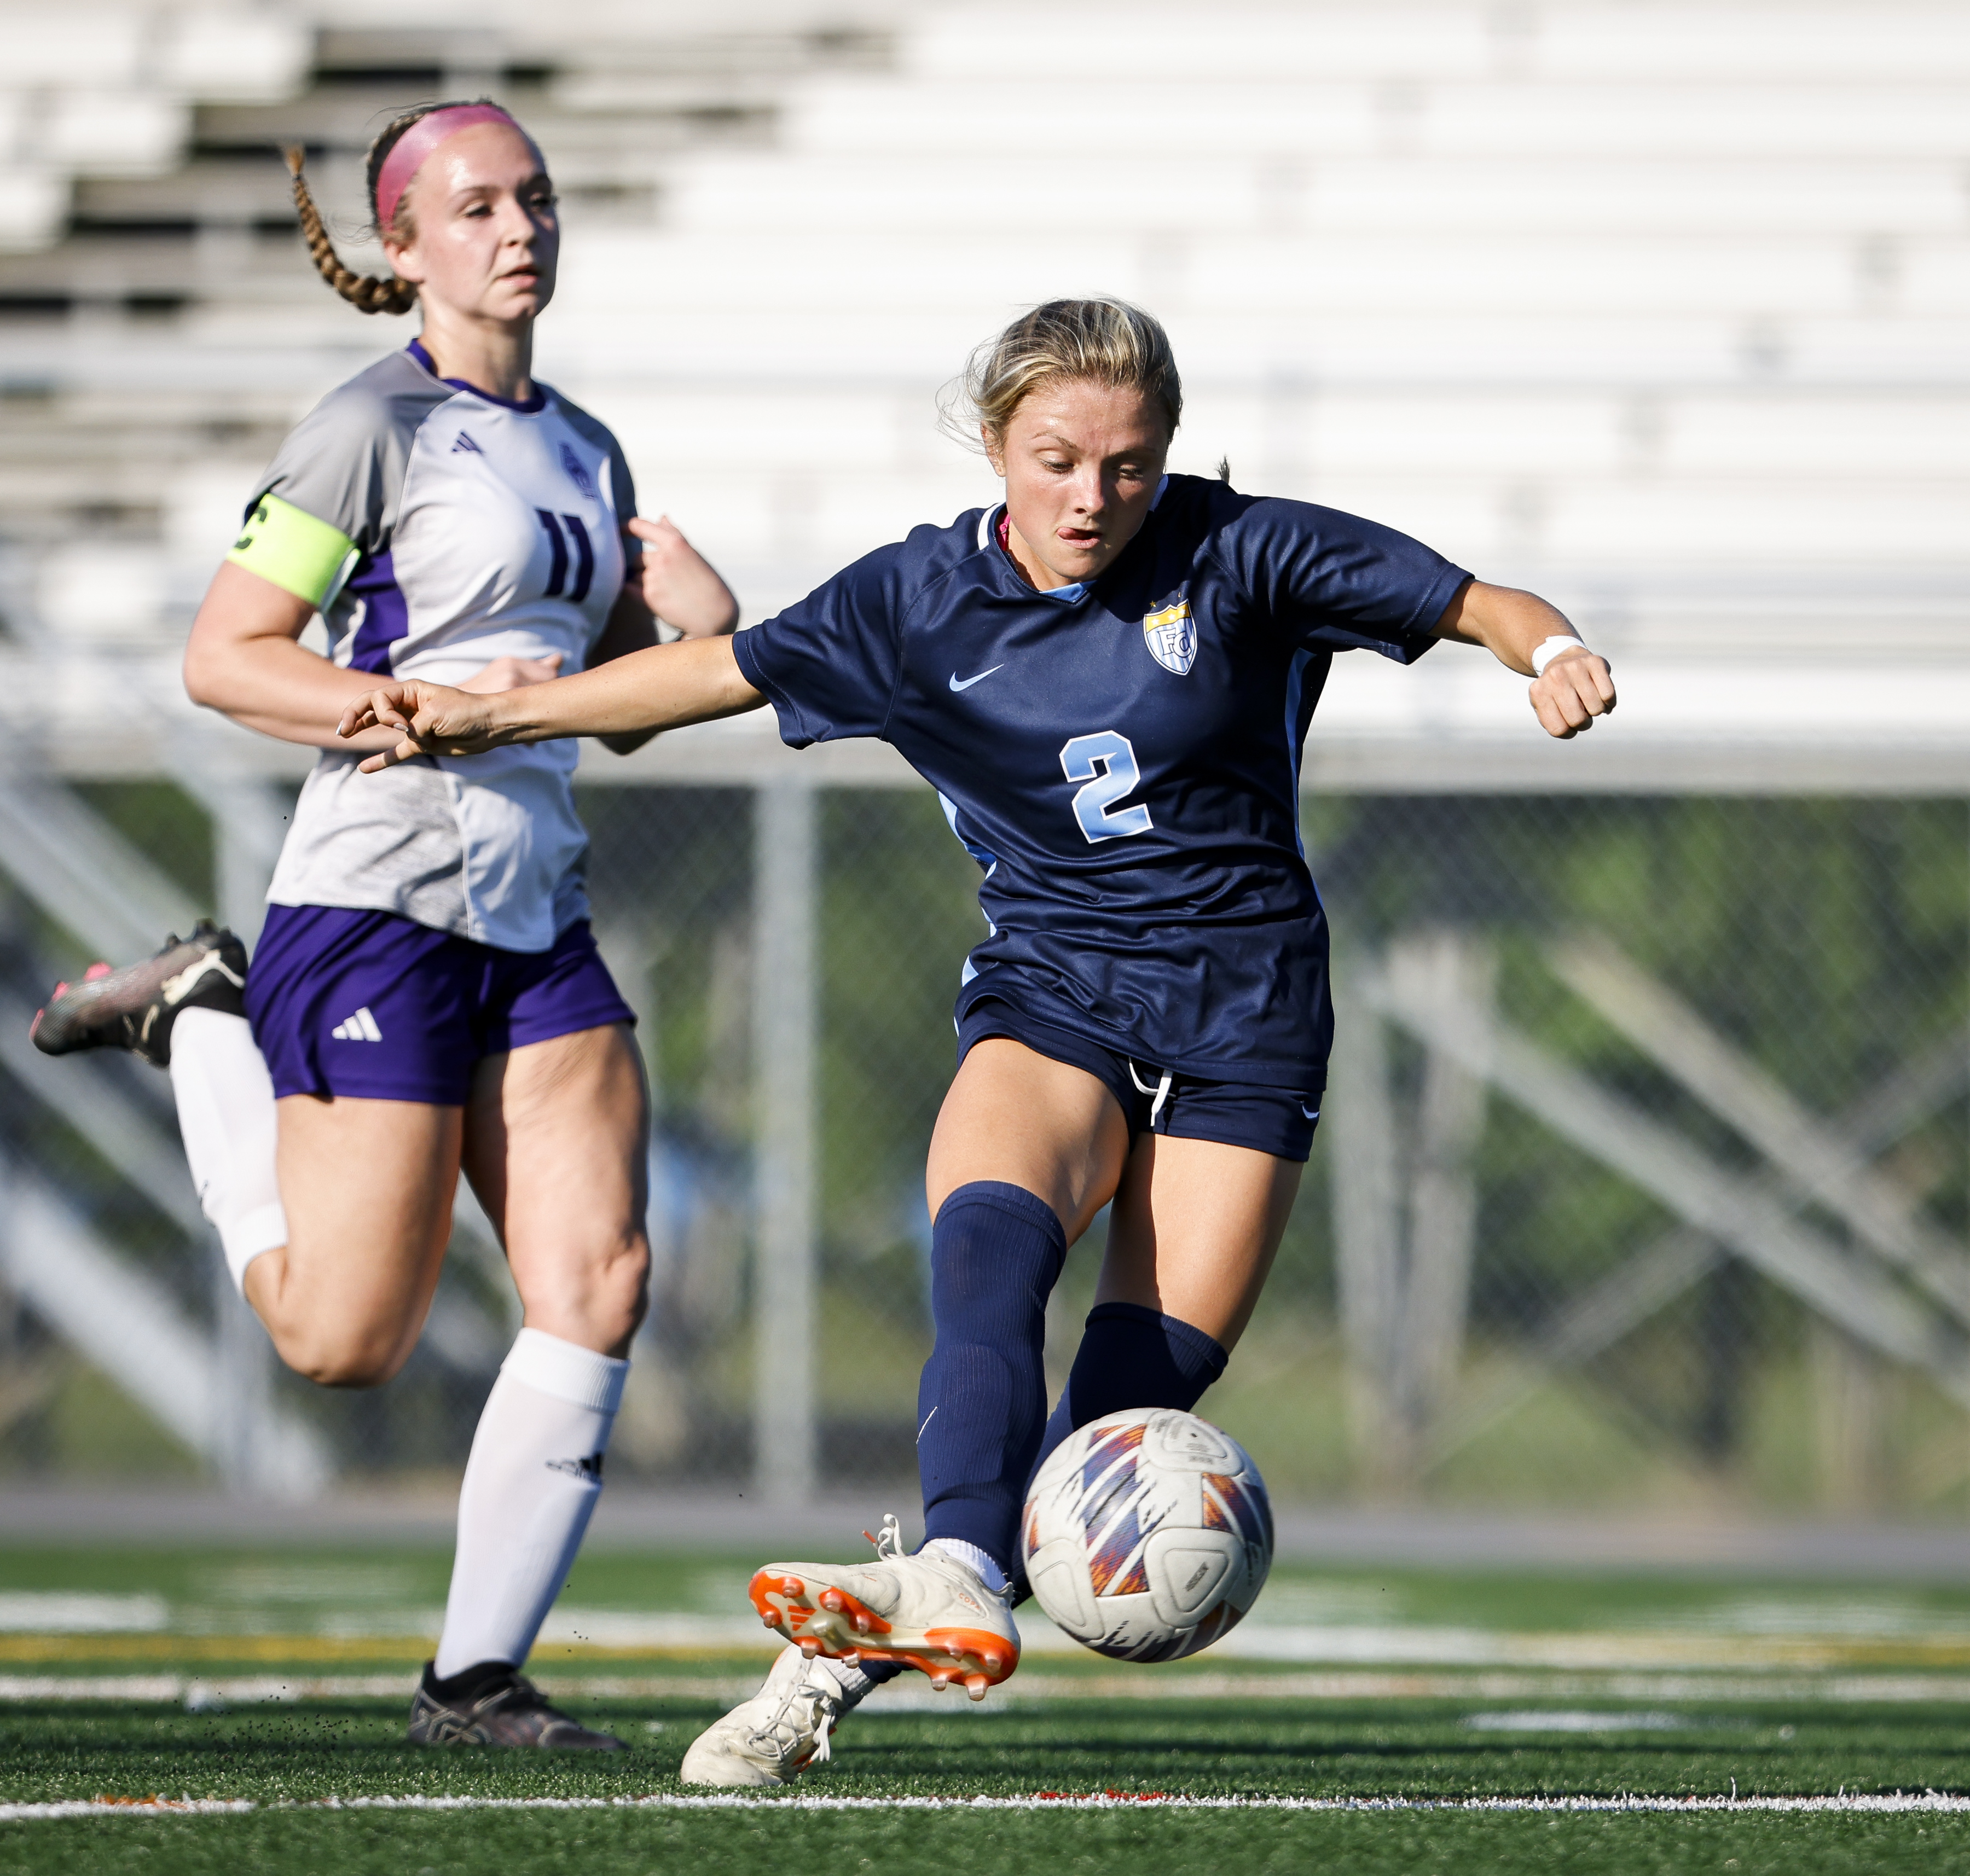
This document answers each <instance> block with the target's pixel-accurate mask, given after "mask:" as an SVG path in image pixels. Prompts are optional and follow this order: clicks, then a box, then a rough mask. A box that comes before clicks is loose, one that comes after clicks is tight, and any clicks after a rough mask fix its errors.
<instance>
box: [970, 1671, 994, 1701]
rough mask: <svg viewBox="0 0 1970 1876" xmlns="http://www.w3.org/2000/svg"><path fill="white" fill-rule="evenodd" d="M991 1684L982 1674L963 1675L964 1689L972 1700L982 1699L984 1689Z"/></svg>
mask: <svg viewBox="0 0 1970 1876" xmlns="http://www.w3.org/2000/svg"><path fill="white" fill-rule="evenodd" d="M991 1685H992V1683H990V1681H989V1680H987V1679H986V1678H985V1676H983V1674H967V1675H966V1676H965V1677H964V1691H965V1692H966V1693H968V1694H969V1695H970V1696H971V1697H972V1699H974V1700H982V1699H984V1698H985V1693H986V1689H987V1688H989V1687H990V1686H991Z"/></svg>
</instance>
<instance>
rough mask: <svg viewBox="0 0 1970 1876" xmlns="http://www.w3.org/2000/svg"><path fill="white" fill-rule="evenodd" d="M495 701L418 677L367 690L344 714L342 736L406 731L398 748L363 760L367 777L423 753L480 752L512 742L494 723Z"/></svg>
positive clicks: (338, 730)
mask: <svg viewBox="0 0 1970 1876" xmlns="http://www.w3.org/2000/svg"><path fill="white" fill-rule="evenodd" d="M492 704H493V699H492V698H490V697H476V696H471V695H470V694H469V693H467V692H465V691H463V690H452V689H451V688H450V686H447V685H444V684H425V683H418V682H417V681H416V680H414V679H405V680H403V681H402V682H401V683H395V684H385V685H384V686H382V688H381V689H380V690H369V691H366V692H364V693H363V694H362V696H359V697H358V698H357V699H356V701H355V702H354V703H352V704H351V705H350V706H349V708H348V709H346V710H344V711H343V713H342V721H341V722H340V723H339V724H337V725H336V735H339V736H345V737H346V736H354V735H359V734H360V733H361V732H362V731H364V730H366V729H395V730H401V731H402V732H403V737H402V740H401V741H400V742H398V744H397V745H396V746H395V748H391V749H385V750H383V751H381V752H380V753H379V754H378V755H372V756H371V757H370V758H369V759H368V760H367V761H365V762H364V763H362V764H361V767H362V772H363V774H366V775H373V774H375V772H376V771H378V770H379V769H385V768H395V766H396V764H398V763H399V762H408V761H411V760H412V759H413V758H414V757H417V756H421V755H483V753H484V752H485V751H486V750H488V749H492V748H497V747H498V746H499V745H500V744H501V743H502V742H506V741H507V740H508V738H506V736H505V735H502V733H501V732H500V730H499V727H498V726H497V725H496V724H495V722H494V721H493V709H492Z"/></svg>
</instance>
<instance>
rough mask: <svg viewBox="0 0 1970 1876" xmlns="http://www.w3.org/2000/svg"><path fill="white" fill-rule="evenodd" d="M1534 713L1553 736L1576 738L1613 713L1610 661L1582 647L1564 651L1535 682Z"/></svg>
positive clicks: (1533, 695) (1612, 675) (1612, 679)
mask: <svg viewBox="0 0 1970 1876" xmlns="http://www.w3.org/2000/svg"><path fill="white" fill-rule="evenodd" d="M1528 694H1529V695H1530V696H1531V698H1532V704H1533V713H1534V714H1535V715H1536V716H1537V717H1538V718H1539V722H1540V723H1541V724H1542V725H1543V726H1544V727H1545V729H1546V733H1547V734H1548V735H1552V736H1559V737H1566V736H1577V735H1579V734H1580V732H1582V730H1583V729H1591V727H1592V726H1593V722H1594V719H1595V718H1596V717H1597V716H1612V715H1613V714H1614V673H1613V672H1611V670H1609V669H1608V660H1606V659H1605V658H1604V657H1600V656H1598V654H1595V653H1594V652H1591V651H1588V649H1587V648H1586V647H1585V645H1582V647H1581V648H1580V649H1579V650H1578V651H1567V652H1562V654H1560V655H1559V657H1556V658H1555V659H1554V660H1552V663H1551V664H1548V665H1547V667H1546V670H1545V673H1544V674H1543V676H1541V677H1536V678H1535V679H1533V683H1532V688H1531V690H1530V693H1528Z"/></svg>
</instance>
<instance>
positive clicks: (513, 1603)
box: [435, 1329, 629, 1680]
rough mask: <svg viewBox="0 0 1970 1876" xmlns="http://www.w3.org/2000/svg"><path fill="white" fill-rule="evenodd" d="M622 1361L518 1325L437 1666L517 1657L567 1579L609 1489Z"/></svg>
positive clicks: (465, 1493) (487, 1420) (456, 1669)
mask: <svg viewBox="0 0 1970 1876" xmlns="http://www.w3.org/2000/svg"><path fill="white" fill-rule="evenodd" d="M628 1373H629V1363H628V1362H619V1361H617V1360H616V1359H615V1358H614V1357H613V1356H611V1355H597V1354H596V1353H595V1352H593V1350H591V1349H584V1348H582V1347H580V1345H578V1344H577V1343H574V1342H564V1341H562V1340H561V1338H560V1337H559V1336H550V1335H548V1334H546V1333H545V1332H543V1331H542V1330H540V1329H522V1330H521V1331H520V1334H519V1340H518V1341H516V1342H515V1343H514V1344H513V1347H512V1352H511V1353H510V1354H509V1355H507V1357H506V1361H505V1362H503V1363H502V1365H501V1366H500V1369H499V1379H498V1380H497V1381H495V1382H494V1383H493V1384H492V1393H491V1394H489V1396H488V1397H487V1398H486V1410H485V1412H484V1413H482V1414H480V1415H479V1430H478V1432H477V1433H475V1434H474V1435H473V1439H472V1457H471V1458H470V1459H469V1460H467V1461H466V1467H465V1485H464V1488H463V1490H462V1491H460V1493H459V1495H458V1550H457V1555H456V1556H455V1557H454V1558H453V1562H452V1566H451V1595H450V1598H449V1599H448V1600H447V1602H446V1604H445V1608H444V1634H442V1635H441V1636H440V1637H439V1639H438V1644H437V1663H436V1667H435V1672H436V1673H437V1676H438V1677H439V1678H440V1680H447V1679H449V1678H450V1676H452V1675H453V1674H457V1673H462V1672H463V1670H465V1669H466V1668H468V1667H477V1666H478V1665H479V1663H480V1662H482V1661H507V1662H510V1663H512V1665H513V1666H514V1667H519V1665H520V1664H521V1663H522V1662H523V1661H525V1660H526V1658H527V1654H528V1650H530V1649H531V1648H532V1647H533V1645H534V1637H535V1635H537V1634H539V1633H540V1628H541V1623H542V1622H544V1621H546V1620H547V1614H548V1610H549V1609H550V1608H552V1607H553V1606H554V1598H555V1597H556V1596H558V1595H560V1594H561V1586H562V1584H563V1583H564V1582H566V1581H567V1573H568V1569H569V1567H570V1566H571V1565H572V1564H573V1563H574V1553H575V1552H576V1551H577V1550H580V1547H581V1540H582V1537H583V1534H584V1533H585V1532H586V1531H587V1529H588V1518H589V1514H590V1512H591V1511H593V1510H594V1509H595V1501H596V1500H597V1498H600V1497H601V1495H602V1456H603V1453H604V1452H606V1451H607V1450H608V1448H609V1435H610V1430H611V1429H612V1428H613V1426H615V1424H616V1407H618V1406H619V1404H621V1401H622V1399H623V1378H624V1377H625V1376H626V1375H627V1374H628Z"/></svg>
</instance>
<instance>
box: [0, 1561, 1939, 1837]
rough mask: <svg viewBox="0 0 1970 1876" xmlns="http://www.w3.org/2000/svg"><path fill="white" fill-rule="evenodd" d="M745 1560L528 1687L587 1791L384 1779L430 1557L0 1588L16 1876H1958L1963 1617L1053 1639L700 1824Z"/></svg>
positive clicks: (1440, 1609)
mask: <svg viewBox="0 0 1970 1876" xmlns="http://www.w3.org/2000/svg"><path fill="white" fill-rule="evenodd" d="M759 1561H762V1559H760V1558H757V1557H753V1556H749V1555H748V1556H740V1555H737V1554H704V1555H678V1554H674V1553H673V1554H665V1555H659V1556H636V1555H634V1554H627V1553H620V1552H613V1553H600V1554H598V1555H597V1556H593V1557H592V1558H588V1559H584V1561H583V1562H582V1563H580V1564H579V1565H578V1566H577V1569H576V1571H575V1573H574V1578H573V1579H572V1581H571V1585H570V1587H569V1589H568V1591H567V1594H566V1595H564V1598H563V1599H562V1603H561V1607H560V1608H559V1609H558V1611H557V1612H556V1614H555V1615H554V1618H552V1620H551V1623H550V1625H549V1628H548V1631H547V1632H546V1634H545V1636H544V1637H543V1640H542V1643H541V1647H540V1648H539V1649H538V1650H537V1652H536V1654H535V1658H534V1661H533V1663H532V1671H533V1672H534V1673H535V1676H536V1677H537V1678H538V1680H540V1681H541V1683H542V1685H543V1686H545V1688H546V1689H548V1692H549V1693H551V1695H553V1696H555V1697H556V1698H557V1699H560V1700H561V1701H563V1702H564V1703H565V1704H566V1705H567V1706H568V1707H569V1708H570V1709H571V1710H572V1711H573V1712H575V1713H576V1714H577V1715H578V1716H579V1717H580V1718H582V1719H584V1720H586V1721H587V1722H590V1724H595V1725H606V1726H608V1727H610V1728H612V1729H613V1730H614V1731H615V1732H617V1733H618V1734H619V1735H620V1736H621V1737H622V1738H623V1739H624V1740H625V1741H626V1742H627V1743H628V1745H629V1751H627V1752H626V1753H625V1754H621V1755H619V1756H612V1757H609V1758H593V1757H589V1756H586V1755H546V1754H541V1755H524V1756H523V1755H521V1754H511V1753H499V1752H492V1751H483V1750H477V1749H473V1748H453V1749H450V1750H446V1751H423V1750H418V1749H415V1748H411V1747H410V1746H408V1745H406V1744H405V1742H404V1739H403V1729H404V1722H405V1715H406V1712H407V1709H408V1700H409V1694H410V1689H411V1683H412V1679H413V1676H414V1673H415V1670H416V1667H417V1664H418V1662H419V1661H420V1660H421V1659H422V1658H423V1657H424V1655H425V1654H427V1652H428V1651H429V1637H431V1635H432V1634H434V1633H435V1631H436V1627H437V1616H438V1611H439V1609H440V1605H441V1604H442V1602H443V1598H444V1589H445V1582H446V1577H447V1570H448V1567H449V1558H448V1553H447V1552H446V1550H444V1549H442V1548H439V1547H431V1548H429V1549H421V1548H411V1547H401V1546H397V1547H388V1548H382V1547H379V1548H377V1549H375V1550H361V1549H336V1548H334V1547H329V1546H325V1545H324V1546H310V1547H284V1548H278V1549H275V1548H249V1547H210V1548H200V1547H193V1546H189V1545H187V1544H184V1543H171V1544H161V1543H160V1544H149V1543H121V1544H115V1543H108V1542H104V1541H97V1542H93V1543H89V1544H88V1545H86V1546H76V1545H61V1544H55V1543H43V1544H34V1545H18V1546H15V1547H0V1735H4V1744H0V1871H36V1872H44V1871H46V1872H56V1871H95V1870H105V1869H110V1868H115V1869H116V1870H118V1871H129V1870H141V1871H144V1872H146V1876H164V1873H165V1872H175V1871H222V1870H223V1871H239V1870H241V1869H252V1870H253V1871H256V1872H257V1871H267V1872H275V1873H280V1872H286V1871H295V1872H301V1871H322V1872H330V1871H333V1872H340V1871H359V1872H367V1871H377V1872H384V1871H388V1872H392V1873H393V1876H394V1873H395V1872H407V1873H408V1876H418V1872H423V1871H430V1872H432V1876H437V1873H439V1872H448V1871H461V1872H462V1871H475V1872H476V1871H484V1870H486V1869H489V1868H521V1869H527V1870H534V1869H546V1868H552V1869H554V1870H555V1871H566V1872H567V1876H616V1872H618V1871H639V1872H642V1871H656V1870H672V1869H681V1868H689V1869H691V1870H693V1871H705V1872H711V1871H727V1870H731V1871H740V1870H745V1871H769V1870H779V1869H788V1870H796V1869H797V1870H799V1871H801V1872H803V1876H832V1872H834V1871H841V1872H844V1876H859V1872H860V1871H863V1870H864V1869H868V1870H872V1871H880V1870H883V1869H885V1868H887V1869H889V1870H891V1871H895V1870H897V1869H909V1868H918V1867H923V1866H925V1865H928V1866H932V1867H938V1866H948V1867H953V1868H963V1869H964V1870H965V1871H967V1872H970V1871H977V1872H996V1871H1019V1872H1021V1876H1025V1873H1026V1872H1028V1871H1042V1870H1051V1869H1054V1868H1060V1869H1063V1870H1073V1871H1083V1870H1091V1871H1105V1870H1125V1869H1126V1870H1127V1871H1130V1872H1132V1876H1134V1873H1136V1872H1143V1871H1149V1870H1152V1869H1153V1870H1154V1871H1157V1872H1162V1871H1211V1872H1213V1876H1218V1873H1219V1872H1224V1871H1243V1870H1247V1869H1253V1870H1257V1869H1268V1870H1269V1869H1300V1868H1305V1869H1318V1870H1321V1871H1342V1872H1345V1871H1362V1872H1370V1871H1373V1872H1380V1871H1390V1872H1394V1871H1404V1872H1409V1871H1422V1872H1429V1871H1439V1872H1445V1876H1447V1873H1448V1872H1450V1871H1470V1870H1477V1869H1483V1870H1487V1871H1498V1870H1506V1871H1509V1870H1514V1869H1525V1870H1541V1871H1545V1870H1552V1871H1572V1870H1581V1871H1606V1872H1627V1871H1637V1872H1640V1871H1651V1872H1653V1871H1685V1870H1699V1869H1700V1870H1720V1871H1729V1870H1735V1871H1747V1872H1748V1871H1759V1870H1769V1871H1784V1872H1787V1873H1788V1876H1791V1873H1795V1872H1812V1871H1849V1870H1852V1871H1861V1870H1867V1871H1878V1870H1884V1869H1894V1868H1908V1869H1911V1870H1913V1869H1918V1868H1919V1869H1921V1870H1923V1871H1955V1870H1963V1871H1970V1584H1964V1585H1961V1586H1949V1585H1942V1586H1924V1585H1923V1584H1920V1583H1911V1582H1896V1583H1894V1584H1881V1583H1861V1582H1855V1583H1841V1582H1828V1581H1815V1582H1799V1581H1796V1580H1787V1581H1783V1582H1780V1581H1773V1582H1758V1581H1756V1580H1752V1579H1746V1578H1744V1577H1743V1576H1734V1577H1731V1578H1729V1579H1725V1578H1721V1577H1718V1578H1703V1577H1698V1576H1680V1577H1665V1576H1636V1577H1633V1578H1628V1577H1624V1576H1619V1575H1611V1574H1608V1573H1600V1574H1595V1575H1564V1574H1558V1573H1540V1572H1539V1571H1537V1570H1525V1569H1518V1570H1513V1571H1510V1572H1505V1571H1489V1572H1471V1573H1457V1572H1455V1571H1448V1570H1441V1569H1438V1570H1424V1569H1403V1570H1395V1571H1377V1570H1373V1569H1369V1568H1367V1567H1365V1566H1363V1567H1352V1566H1351V1567H1348V1568H1345V1569H1338V1568H1328V1569H1312V1568H1307V1567H1303V1566H1284V1565H1282V1566H1280V1567H1279V1568H1278V1569H1276V1570H1275V1573H1274V1574H1273V1579H1272V1582H1271V1583H1270V1584H1269V1586H1268V1588H1267V1590H1266V1594H1265V1595H1264V1597H1263V1598H1262V1599H1261V1602H1260V1605H1259V1608H1258V1610H1257V1611H1256V1612H1255V1614H1254V1615H1253V1618H1251V1619H1250V1621H1248V1622H1247V1624H1245V1625H1244V1627H1243V1628H1240V1630H1238V1631H1235V1632H1234V1634H1232V1635H1231V1636H1230V1637H1227V1639H1226V1641H1224V1642H1223V1643H1221V1644H1220V1645H1219V1646H1218V1647H1216V1648H1214V1649H1213V1650H1211V1652H1210V1653H1208V1654H1206V1655H1204V1656H1203V1657H1201V1658H1199V1659H1198V1660H1195V1661H1194V1662H1188V1663H1178V1664H1175V1665H1173V1666H1169V1667H1125V1666H1120V1665H1117V1664H1114V1663H1107V1662H1104V1661H1102V1660H1098V1659H1097V1657H1094V1656H1093V1655H1091V1654H1087V1653H1086V1652H1085V1651H1084V1650H1081V1649H1079V1648H1078V1647H1074V1645H1073V1644H1070V1643H1066V1642H1065V1641H1062V1639H1061V1637H1058V1635H1056V1634H1053V1633H1052V1631H1048V1630H1047V1629H1046V1628H1045V1625H1044V1624H1043V1623H1039V1624H1035V1626H1034V1627H1033V1628H1032V1630H1031V1631H1029V1642H1028V1648H1027V1652H1026V1659H1025V1661H1024V1663H1023V1665H1022V1667H1021V1668H1020V1670H1019V1673H1018V1674H1017V1675H1016V1676H1015V1678H1014V1679H1013V1681H1012V1682H1011V1683H1010V1684H1009V1685H1008V1686H1006V1687H1004V1688H1003V1689H997V1690H995V1691H994V1692H993V1694H992V1695H991V1696H990V1698H989V1699H987V1700H986V1701H985V1702H983V1703H982V1704H980V1705H977V1706H974V1705H973V1704H972V1703H970V1702H968V1701H967V1700H966V1699H964V1696H962V1694H961V1693H948V1694H944V1695H941V1696H940V1695H938V1694H935V1693H932V1692H931V1690H930V1689H929V1688H928V1684H927V1683H922V1682H921V1681H918V1680H916V1679H915V1677H911V1679H910V1680H906V1681H905V1682H902V1683H897V1684H896V1686H892V1688H890V1689H887V1690H886V1691H885V1692H884V1693H881V1694H879V1695H878V1696H876V1699H873V1700H872V1701H871V1702H870V1703H869V1705H868V1706H866V1707H865V1708H864V1709H862V1711H860V1712H858V1713H857V1714H855V1715H853V1716H851V1717H850V1719H849V1720H848V1722H847V1723H846V1724H845V1725H844V1727H843V1728H841V1730H840V1733H839V1735H837V1745H836V1751H835V1755H834V1759H833V1761H832V1762H831V1764H827V1765H825V1766H822V1767H819V1768H818V1769H817V1770H815V1771H813V1772H811V1773H810V1774H808V1776H807V1777H805V1779H803V1780H801V1782H800V1783H799V1784H798V1786H796V1787H794V1788H793V1789H792V1790H789V1791H788V1792H785V1793H779V1792H766V1793H704V1792H702V1791H694V1790H686V1789H684V1788H683V1787H680V1785H679V1784H678V1780H677V1775H676V1774H677V1767H678V1762H679V1761H680V1760H681V1758H682V1756H683V1754H684V1748H685V1747H686V1746H687V1745H688V1744H689V1743H690V1741H691V1738H693V1736H694V1735H695V1733H696V1732H697V1730H698V1729H699V1728H701V1727H702V1726H704V1725H705V1724H706V1723H707V1722H709V1721H710V1720H711V1719H713V1718H714V1717H715V1716H716V1715H717V1714H718V1713H720V1712H722V1711H723V1709H724V1708H725V1707H726V1706H728V1705H729V1704H730V1702H733V1700H735V1699H739V1698H741V1697H743V1696H744V1695H746V1694H747V1693H750V1692H751V1691H752V1690H753V1688H754V1687H755V1686H756V1685H757V1683H758V1680H759V1676H760V1675H761V1673H762V1671H763V1670H764V1667H765V1665H766V1662H767V1661H768V1660H769V1659H770V1654H771V1650H772V1646H773V1643H772V1639H771V1638H770V1637H769V1636H768V1635H767V1634H766V1632H765V1631H763V1630H762V1628H760V1627H759V1624H758V1623H757V1621H756V1619H755V1618H753V1617H752V1616H751V1615H750V1613H749V1611H748V1609H747V1607H746V1603H745V1602H744V1598H743V1589H744V1584H745V1582H746V1577H747V1575H748V1573H749V1569H750V1567H751V1566H753V1564H754V1563H757V1562H759Z"/></svg>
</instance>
